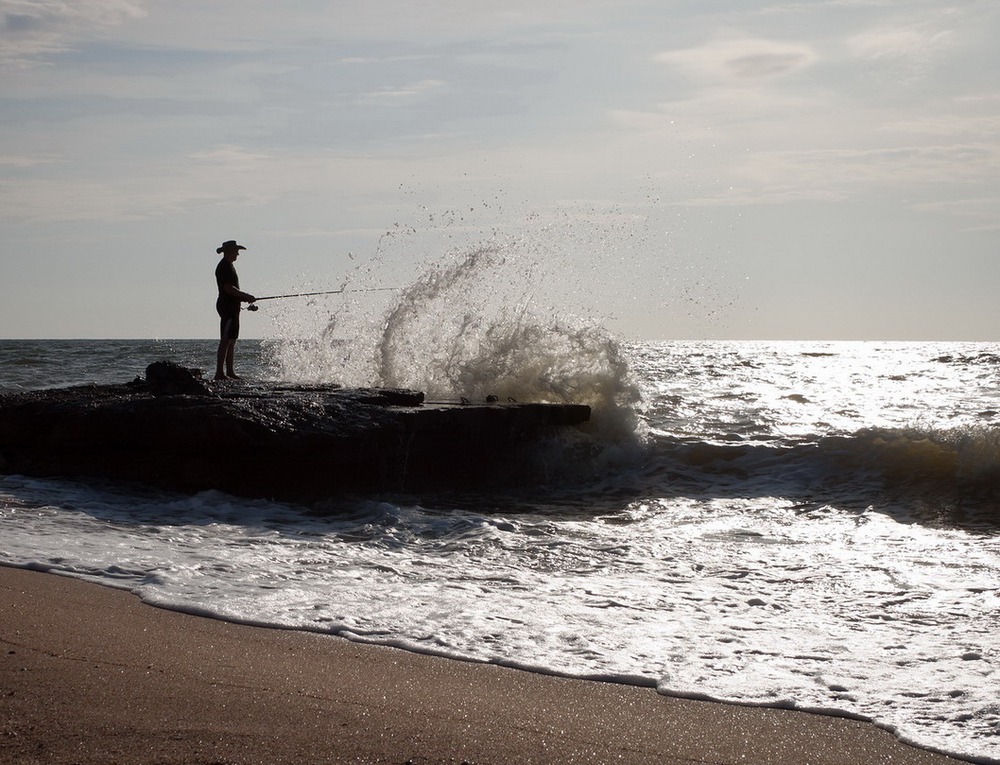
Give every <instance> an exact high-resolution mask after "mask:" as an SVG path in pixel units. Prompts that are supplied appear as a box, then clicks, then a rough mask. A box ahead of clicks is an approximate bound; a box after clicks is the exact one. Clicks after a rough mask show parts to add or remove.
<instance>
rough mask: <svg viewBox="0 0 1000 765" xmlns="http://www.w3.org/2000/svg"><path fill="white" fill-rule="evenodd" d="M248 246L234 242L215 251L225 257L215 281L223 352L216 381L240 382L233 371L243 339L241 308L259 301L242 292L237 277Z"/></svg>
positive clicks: (220, 343) (216, 307) (218, 360)
mask: <svg viewBox="0 0 1000 765" xmlns="http://www.w3.org/2000/svg"><path fill="white" fill-rule="evenodd" d="M245 249H246V247H243V246H242V245H239V244H236V242H235V240H232V239H230V240H229V241H228V242H223V243H222V246H221V247H219V248H217V249H216V250H215V251H216V252H217V253H218V254H220V255H222V260H220V261H219V265H217V266H216V267H215V281H216V284H218V286H219V297H218V299H217V300H216V301H215V310H216V311H218V312H219V318H220V319H221V324H220V335H221V337H220V340H219V353H218V356H217V357H216V364H215V379H216V380H226V379H230V380H239V379H240V376H239V375H238V374H236V370H235V369H234V368H233V361H234V358H235V356H236V340H237V338H239V336H240V308H241V307H242V306H241V305H240V304H241V303H252V302H254V301H255V300H256V299H257V298H255V297H254V296H253V295H251V294H250V293H248V292H242V291H241V290H240V277H239V276H237V274H236V266H234V265H233V264H234V263H235V262H236V258H238V257H239V255H240V250H245Z"/></svg>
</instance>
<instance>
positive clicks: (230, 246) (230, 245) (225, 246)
mask: <svg viewBox="0 0 1000 765" xmlns="http://www.w3.org/2000/svg"><path fill="white" fill-rule="evenodd" d="M245 249H246V247H244V246H243V245H242V244H236V240H235V239H230V240H229V241H228V242H223V243H222V246H221V247H217V248H216V250H215V251H216V252H217V253H218V254H219V255H221V254H222V253H224V252H226V250H245Z"/></svg>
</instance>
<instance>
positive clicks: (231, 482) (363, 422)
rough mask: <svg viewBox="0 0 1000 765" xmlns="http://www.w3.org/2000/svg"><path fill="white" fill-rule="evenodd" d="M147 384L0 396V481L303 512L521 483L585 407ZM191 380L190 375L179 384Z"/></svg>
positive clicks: (152, 374) (150, 377)
mask: <svg viewBox="0 0 1000 765" xmlns="http://www.w3.org/2000/svg"><path fill="white" fill-rule="evenodd" d="M178 370H182V368H179V367H174V368H171V367H170V365H167V366H166V367H160V366H157V365H155V364H154V365H150V367H149V369H148V370H147V378H146V380H145V381H143V380H137V381H134V382H132V383H129V384H125V385H110V386H83V387H74V388H61V389H53V390H43V391H33V392H28V393H17V394H6V395H2V396H0V469H2V470H3V471H4V472H6V473H9V474H13V473H20V474H26V475H37V476H55V475H63V476H98V477H106V478H112V479H124V480H132V481H138V482H143V483H147V484H151V485H155V486H161V487H165V488H170V489H178V490H184V491H197V490H204V489H220V490H224V491H228V492H232V493H235V494H241V495H245V496H259V497H269V498H277V499H290V500H310V499H318V498H322V497H329V496H334V495H337V494H341V493H344V492H356V491H373V490H374V491H413V490H421V489H451V488H470V487H481V486H486V485H504V484H519V483H521V482H523V481H524V480H533V479H534V478H537V475H538V473H539V471H540V465H539V463H538V461H537V459H536V458H537V453H536V451H535V447H536V446H537V444H538V443H539V441H540V440H542V439H544V438H545V437H546V436H549V435H552V434H554V433H555V432H557V430H558V429H559V428H563V427H567V426H575V425H579V424H580V423H583V422H585V421H586V420H587V419H588V418H589V416H590V408H589V407H587V406H582V405H561V404H521V403H498V402H492V403H485V402H484V403H482V404H476V403H469V404H459V403H455V404H427V403H425V402H424V400H423V399H424V397H423V394H422V393H420V392H417V391H408V390H385V389H341V388H338V387H336V386H305V385H282V384H261V383H252V384H251V383H243V382H236V383H223V384H213V385H209V384H207V383H205V382H202V381H201V380H199V379H197V376H196V375H194V374H191V373H190V371H189V370H182V371H178ZM184 372H187V374H184Z"/></svg>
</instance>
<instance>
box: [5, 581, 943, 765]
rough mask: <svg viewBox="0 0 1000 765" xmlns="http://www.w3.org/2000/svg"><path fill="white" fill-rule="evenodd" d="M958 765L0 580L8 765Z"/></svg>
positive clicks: (784, 718)
mask: <svg viewBox="0 0 1000 765" xmlns="http://www.w3.org/2000/svg"><path fill="white" fill-rule="evenodd" d="M956 762H958V760H954V759H951V758H948V757H943V756H941V755H936V754H932V753H930V752H926V751H924V750H920V749H916V748H913V747H910V746H907V745H905V744H902V743H900V742H899V741H897V740H896V739H895V738H894V737H893V736H892V734H890V733H888V732H886V731H883V730H879V729H877V728H875V727H874V726H872V725H870V724H867V723H861V722H857V721H852V720H844V719H839V718H833V717H826V716H822V715H812V714H807V713H802V712H791V711H787V710H774V709H762V708H755V707H741V706H734V705H728V704H716V703H711V702H702V701H690V700H684V699H674V698H668V697H665V696H661V695H659V694H657V693H656V692H655V691H653V690H651V689H647V688H635V687H631V686H622V685H615V684H609V683H597V682H588V681H581V680H568V679H564V678H557V677H549V676H545V675H539V674H534V673H529V672H522V671H518V670H513V669H505V668H501V667H494V666H489V665H482V664H474V663H467V662H460V661H453V660H449V659H440V658H435V657H429V656H421V655H418V654H413V653H409V652H406V651H401V650H397V649H392V648H385V647H380V646H370V645H361V644H358V643H353V642H349V641H346V640H343V639H339V638H334V637H329V636H324V635H313V634H307V633H301V632H293V631H285V630H275V629H266V628H258V627H249V626H242V625H234V624H227V623H225V622H220V621H216V620H213V619H206V618H201V617H197V616H191V615H187V614H180V613H175V612H172V611H166V610H162V609H157V608H153V607H150V606H147V605H144V604H142V603H141V602H140V601H139V600H138V599H137V598H135V597H134V596H132V595H130V594H128V593H126V592H123V591H119V590H114V589H110V588H107V587H101V586H98V585H94V584H89V583H85V582H80V581H76V580H72V579H68V578H66V577H61V576H55V575H52V574H42V573H37V572H32V571H23V570H19V569H12V568H6V567H2V566H0V763H17V764H18V765H22V764H25V765H28V764H30V765H34V764H35V763H38V764H39V765H43V764H44V765H62V764H65V765H69V764H70V763H74V764H79V765H91V764H95V765H96V764H97V763H100V764H101V765H105V764H106V763H116V764H118V765H133V764H134V765H139V764H140V763H141V764H142V765H149V764H151V763H156V765H172V764H174V763H176V764H177V765H180V764H181V763H183V764H184V765H223V764H224V765H231V764H235V763H240V764H242V763H262V764H263V763H266V764H267V765H281V764H283V763H288V764H289V765H291V764H292V763H295V765H309V764H310V763H393V764H394V765H404V764H406V763H412V765H429V764H431V763H450V764H452V765H458V764H459V763H469V765H486V764H487V763H498V764H499V763H503V764H505V765H527V764H528V763H539V764H542V763H626V764H628V765H642V764H643V763H657V765H670V764H672V763H687V764H689V765H690V764H691V763H703V764H704V763H711V764H712V765H728V764H729V763H732V764H733V765H735V764H736V763H740V764H741V765H747V763H767V764H769V765H785V764H787V765H791V764H792V763H796V764H797V765H798V764H804V763H810V765H834V764H838V765H839V764H842V765H868V764H869V763H870V764H871V765H876V764H878V765H887V764H888V763H899V764H900V765H903V764H905V765H945V763H956Z"/></svg>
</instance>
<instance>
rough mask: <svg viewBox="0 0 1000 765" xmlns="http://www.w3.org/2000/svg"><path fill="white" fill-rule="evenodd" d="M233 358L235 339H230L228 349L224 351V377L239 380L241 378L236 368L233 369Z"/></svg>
mask: <svg viewBox="0 0 1000 765" xmlns="http://www.w3.org/2000/svg"><path fill="white" fill-rule="evenodd" d="M235 358H236V341H235V340H230V341H229V350H228V351H227V352H226V377H228V378H229V379H230V380H241V379H243V378H241V377H240V376H239V375H238V374H236V370H235V369H233V361H234V360H235Z"/></svg>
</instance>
